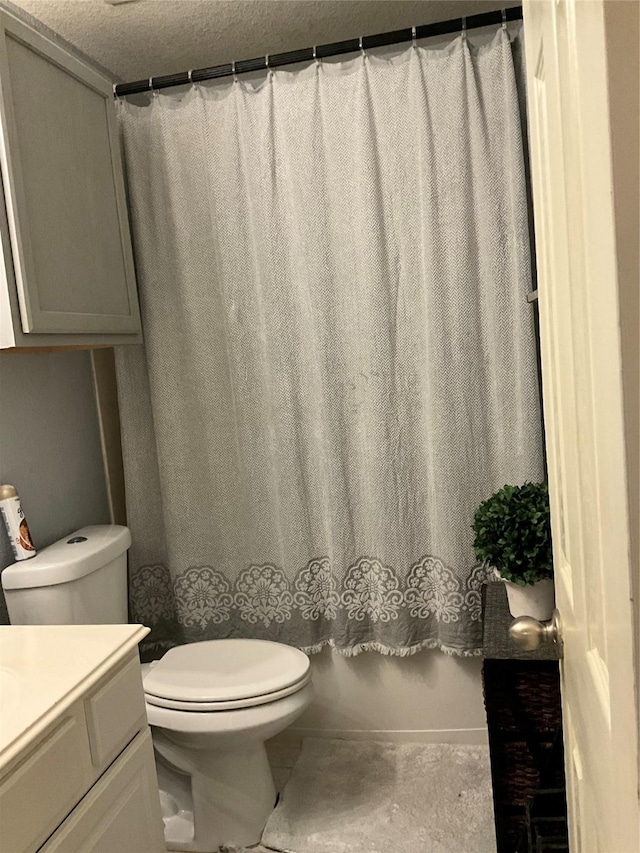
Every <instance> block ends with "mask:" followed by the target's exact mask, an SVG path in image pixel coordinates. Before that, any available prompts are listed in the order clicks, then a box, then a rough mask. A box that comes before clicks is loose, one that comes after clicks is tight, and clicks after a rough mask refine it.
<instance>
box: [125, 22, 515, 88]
mask: <svg viewBox="0 0 640 853" xmlns="http://www.w3.org/2000/svg"><path fill="white" fill-rule="evenodd" d="M520 20H522V6H512V7H510V8H508V9H502V10H497V11H495V12H482V13H481V14H480V15H469V17H467V18H453V19H452V20H450V21H441V22H439V23H435V24H424V25H423V26H421V27H408V28H407V29H404V30H394V31H393V32H389V33H379V34H378V35H373V36H362V38H355V39H347V40H346V41H338V42H333V43H332V44H320V45H317V46H316V47H305V48H302V50H290V51H288V52H287V53H272V54H271V55H267V56H260V57H258V58H256V59H242V60H240V61H239V62H228V63H226V64H225V65H213V66H211V67H210V68H196V69H195V70H193V71H181V72H180V73H178V74H164V75H163V76H161V77H149V78H147V79H146V80H134V81H133V82H131V83H118V84H117V85H115V86H114V87H113V92H114V95H115V97H116V98H123V97H126V96H127V95H137V94H140V93H142V92H150V91H152V90H155V89H169V88H170V87H172V86H185V85H188V84H190V83H200V82H201V81H202V80H213V79H216V78H218V77H232V76H235V75H236V74H246V73H247V72H249V71H266V70H268V69H269V68H279V67H280V66H282V65H293V64H295V63H297V62H312V61H313V60H315V59H324V58H326V57H329V56H340V55H341V54H343V53H357V52H358V51H359V50H368V49H370V48H373V47H384V46H386V45H391V44H402V42H406V41H413V40H414V39H415V40H417V39H424V38H430V37H432V36H441V35H448V34H449V33H456V32H463V31H466V30H471V29H478V28H479V27H490V26H491V25H493V24H500V23H506V22H507V21H520Z"/></svg>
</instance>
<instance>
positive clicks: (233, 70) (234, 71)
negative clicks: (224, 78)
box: [231, 60, 238, 83]
mask: <svg viewBox="0 0 640 853" xmlns="http://www.w3.org/2000/svg"><path fill="white" fill-rule="evenodd" d="M231 73H232V74H233V82H234V83H237V82H238V75H237V74H236V63H235V60H234V61H233V62H232V63H231Z"/></svg>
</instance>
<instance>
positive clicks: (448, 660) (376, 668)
mask: <svg viewBox="0 0 640 853" xmlns="http://www.w3.org/2000/svg"><path fill="white" fill-rule="evenodd" d="M312 667H313V684H314V689H315V698H314V701H313V703H312V705H311V707H310V708H309V709H308V710H307V711H306V712H305V714H304V715H303V716H302V717H301V718H300V720H299V721H298V722H297V723H296V725H295V728H294V729H293V730H290V731H289V733H288V735H287V737H298V736H300V735H303V736H316V737H332V736H333V737H348V738H363V737H377V738H378V739H380V740H411V741H424V742H433V743H484V742H485V741H486V720H485V715H484V705H483V699H482V684H481V677H480V668H481V660H480V658H453V657H450V656H448V655H444V654H442V652H439V651H436V650H425V651H423V652H419V653H418V654H416V655H413V656H411V657H407V658H397V657H386V656H384V655H380V654H377V653H376V652H365V653H363V654H361V655H358V656H357V657H355V658H345V657H343V656H342V655H339V654H336V653H335V652H332V651H331V650H330V649H324V650H323V652H322V653H321V654H319V655H313V657H312ZM285 739H286V738H285Z"/></svg>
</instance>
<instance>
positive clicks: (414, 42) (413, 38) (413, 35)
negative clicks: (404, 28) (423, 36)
mask: <svg viewBox="0 0 640 853" xmlns="http://www.w3.org/2000/svg"><path fill="white" fill-rule="evenodd" d="M411 46H412V47H417V46H418V35H417V32H416V28H415V27H411Z"/></svg>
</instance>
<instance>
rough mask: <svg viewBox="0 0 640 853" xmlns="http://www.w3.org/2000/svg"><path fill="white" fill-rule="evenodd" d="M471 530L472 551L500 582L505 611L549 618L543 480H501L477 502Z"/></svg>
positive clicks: (550, 603) (548, 557) (546, 511)
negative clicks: (506, 604)
mask: <svg viewBox="0 0 640 853" xmlns="http://www.w3.org/2000/svg"><path fill="white" fill-rule="evenodd" d="M473 532H474V534H475V537H474V541H473V547H474V550H475V553H476V557H477V558H478V559H479V560H481V561H482V562H483V563H487V564H489V565H490V566H492V567H493V568H494V569H495V570H496V571H497V572H498V574H499V575H500V577H501V578H502V580H503V581H504V582H505V584H506V587H507V598H508V600H509V611H510V613H511V615H512V616H533V617H534V618H535V619H540V620H545V619H550V618H551V616H552V614H553V607H554V592H553V558H552V553H551V523H550V519H549V492H548V490H547V485H546V483H525V484H524V485H522V486H504V487H503V488H502V489H500V490H499V491H497V492H496V493H495V494H494V495H492V496H491V497H490V498H488V500H486V501H484V502H483V503H481V504H480V506H479V507H478V509H477V510H476V513H475V516H474V520H473Z"/></svg>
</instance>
